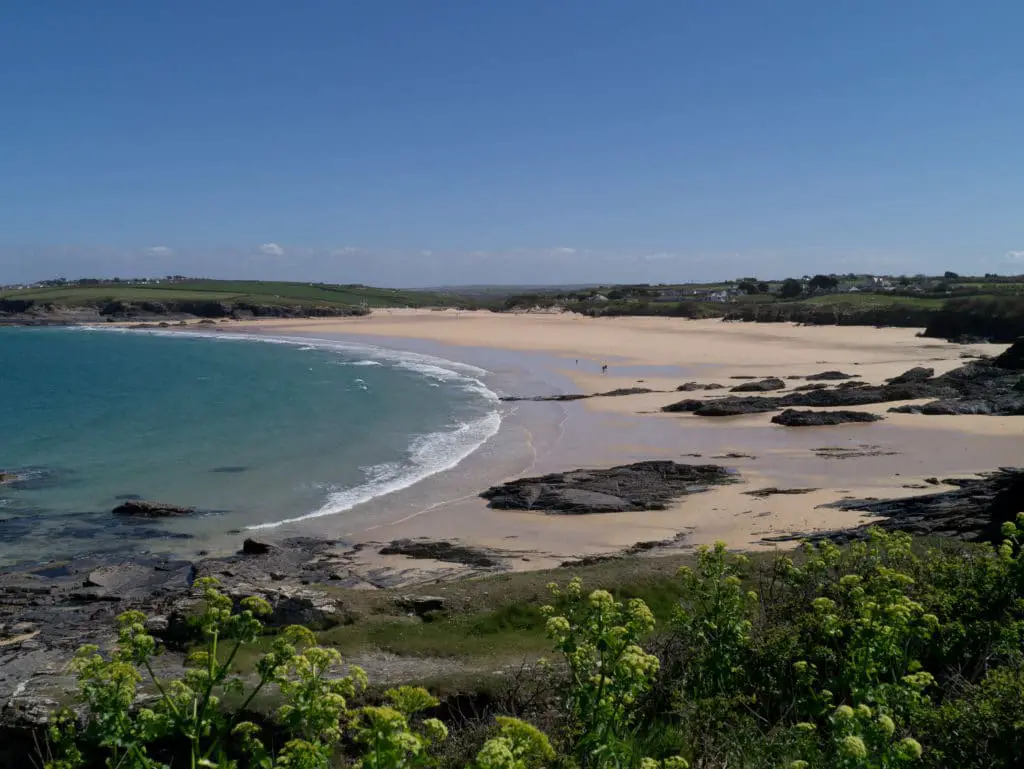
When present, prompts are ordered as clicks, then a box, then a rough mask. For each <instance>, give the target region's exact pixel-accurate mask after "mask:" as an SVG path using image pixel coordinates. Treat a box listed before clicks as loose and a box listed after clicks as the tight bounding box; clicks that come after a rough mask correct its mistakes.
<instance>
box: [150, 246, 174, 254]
mask: <svg viewBox="0 0 1024 769" xmlns="http://www.w3.org/2000/svg"><path fill="white" fill-rule="evenodd" d="M143 251H144V252H145V253H146V254H148V255H149V256H170V255H171V254H173V253H174V249H173V248H171V247H170V246H150V247H149V248H146V249H143Z"/></svg>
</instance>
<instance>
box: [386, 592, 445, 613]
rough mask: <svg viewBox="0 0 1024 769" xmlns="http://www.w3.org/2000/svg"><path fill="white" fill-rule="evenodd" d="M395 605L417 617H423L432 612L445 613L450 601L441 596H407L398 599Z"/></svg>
mask: <svg viewBox="0 0 1024 769" xmlns="http://www.w3.org/2000/svg"><path fill="white" fill-rule="evenodd" d="M395 603H396V604H397V605H398V606H400V607H401V608H403V609H406V610H407V611H409V612H411V613H413V614H415V615H416V616H417V617H423V616H425V615H427V614H430V613H431V612H435V611H444V608H445V606H447V605H448V599H446V598H445V597H444V596H439V595H405V596H402V597H400V598H396V599H395Z"/></svg>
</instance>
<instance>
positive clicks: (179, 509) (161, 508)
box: [111, 499, 196, 518]
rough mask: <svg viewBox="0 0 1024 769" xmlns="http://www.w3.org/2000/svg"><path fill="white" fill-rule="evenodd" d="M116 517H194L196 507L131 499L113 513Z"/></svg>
mask: <svg viewBox="0 0 1024 769" xmlns="http://www.w3.org/2000/svg"><path fill="white" fill-rule="evenodd" d="M111 512H112V513H113V514H114V515H131V516H135V517H137V518H168V517H170V516H175V515H193V514H194V513H195V512H196V509H195V508H194V507H183V506H181V505H169V504H167V503H166V502H148V501H146V500H144V499H129V500H126V501H124V502H122V503H121V504H120V505H118V506H117V507H115V508H114V509H113V510H112V511H111Z"/></svg>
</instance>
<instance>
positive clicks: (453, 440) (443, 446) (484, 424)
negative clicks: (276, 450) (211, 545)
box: [247, 411, 501, 530]
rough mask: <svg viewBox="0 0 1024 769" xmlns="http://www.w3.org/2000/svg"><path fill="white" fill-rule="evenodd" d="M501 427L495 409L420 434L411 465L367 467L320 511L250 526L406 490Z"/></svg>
mask: <svg viewBox="0 0 1024 769" xmlns="http://www.w3.org/2000/svg"><path fill="white" fill-rule="evenodd" d="M500 427H501V415H500V414H498V412H497V411H492V412H490V413H489V414H487V415H486V416H484V417H481V418H480V419H477V420H474V421H472V422H468V423H465V424H462V425H460V426H459V427H458V428H457V429H455V430H451V431H443V432H436V433H430V434H428V435H423V436H420V437H418V438H416V439H415V440H414V441H413V442H412V444H411V445H410V446H409V459H410V464H409V465H408V466H406V467H404V468H399V467H398V466H396V465H394V464H393V463H388V464H386V465H376V466H374V467H372V468H364V472H365V473H366V474H367V477H368V480H367V482H366V483H364V484H361V485H359V486H355V487H353V488H351V489H344V490H342V491H337V492H334V493H332V494H329V495H328V498H327V501H326V502H325V503H324V504H323V505H322V506H321V507H320V508H319V509H318V510H314V511H313V512H311V513H307V514H306V515H300V516H296V517H294V518H286V519H284V520H282V521H270V522H267V523H260V524H256V525H255V526H248V527H247V528H248V529H252V530H258V529H273V528H276V527H278V526H283V525H284V524H288V523H299V522H300V521H308V520H310V519H311V518H323V517H325V516H329V515H337V514H338V513H343V512H345V511H346V510H351V509H352V508H353V507H355V506H356V505H361V504H363V503H364V502H369V501H370V500H372V499H375V498H377V497H379V496H382V495H384V494H391V493H392V492H395V491H400V490H401V489H406V488H408V487H409V486H412V485H413V484H414V483H419V482H420V481H422V480H424V479H426V478H429V477H430V476H432V475H436V474H437V473H441V472H444V471H445V470H451V469H452V468H453V467H455V466H456V465H458V464H459V463H460V462H461V461H462V460H464V459H465V458H466V457H468V456H469V455H470V454H472V453H473V452H474V451H476V450H477V449H478V448H480V446H482V445H483V444H484V443H486V442H487V441H488V440H489V439H490V438H491V437H492V436H494V434H495V433H497V432H498V428H500Z"/></svg>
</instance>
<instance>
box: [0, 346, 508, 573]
mask: <svg viewBox="0 0 1024 769" xmlns="http://www.w3.org/2000/svg"><path fill="white" fill-rule="evenodd" d="M487 373H488V372H487V371H485V370H484V369H481V368H478V367H475V366H470V365H467V364H464V363H457V362H454V361H451V360H446V359H444V358H438V357H435V356H432V355H425V354H420V353H413V352H400V351H396V350H391V349H386V348H382V347H376V346H371V345H364V344H358V343H354V342H347V341H331V340H313V339H306V338H293V337H275V336H257V335H246V334H234V333H223V332H221V333H202V332H195V333H193V332H187V331H172V330H168V331H152V332H149V331H145V332H144V331H137V330H131V331H128V330H113V329H105V328H104V329H89V328H83V327H75V328H0V472H4V473H13V474H14V476H15V478H16V480H14V481H13V482H11V483H6V484H2V485H0V568H2V567H9V566H14V565H18V564H24V563H40V562H44V561H56V560H60V559H67V558H73V557H82V556H96V555H102V554H106V555H113V556H117V555H122V554H123V555H125V556H135V555H138V554H139V553H160V552H163V551H179V552H180V551H181V550H182V549H185V550H187V549H189V548H190V547H191V548H192V549H195V548H197V547H201V546H202V544H203V542H204V541H206V540H208V539H210V538H211V536H212V535H213V534H217V533H226V532H230V533H232V534H239V533H245V532H250V531H252V532H264V533H269V530H272V529H274V528H277V527H280V526H283V525H285V524H288V525H290V526H291V527H292V528H294V525H295V524H301V523H302V521H305V520H310V519H314V518H324V517H328V516H344V515H345V514H346V512H347V511H349V510H352V509H353V508H355V507H357V506H359V505H362V504H364V503H367V502H369V501H371V500H374V499H377V498H379V497H381V496H382V495H385V494H388V493H391V492H394V491H397V490H399V489H403V488H406V487H409V486H412V485H413V484H415V483H417V482H419V481H421V480H423V479H426V478H428V477H430V476H432V475H435V474H437V473H440V472H443V471H445V470H448V469H450V468H453V467H455V466H456V465H458V464H459V463H460V462H461V461H463V460H464V459H466V458H467V457H468V456H470V455H471V454H472V453H473V452H474V451H476V450H477V449H478V448H479V447H481V446H482V445H484V444H485V443H486V442H487V441H488V440H489V439H490V438H492V436H494V435H495V434H496V433H497V432H498V429H499V426H500V424H501V413H500V409H499V402H498V397H497V395H496V394H495V393H494V392H493V391H492V390H491V389H490V388H489V387H488V386H487V384H486V383H485V379H486V376H487ZM130 499H145V500H157V501H161V502H167V503H172V504H176V505H185V506H192V507H195V508H196V509H197V511H198V512H197V513H195V514H194V515H189V516H181V517H175V518H166V519H134V518H128V517H121V516H115V515H113V514H112V512H111V511H112V509H113V508H115V507H116V506H117V505H119V504H121V503H122V502H124V501H126V500H130Z"/></svg>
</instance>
